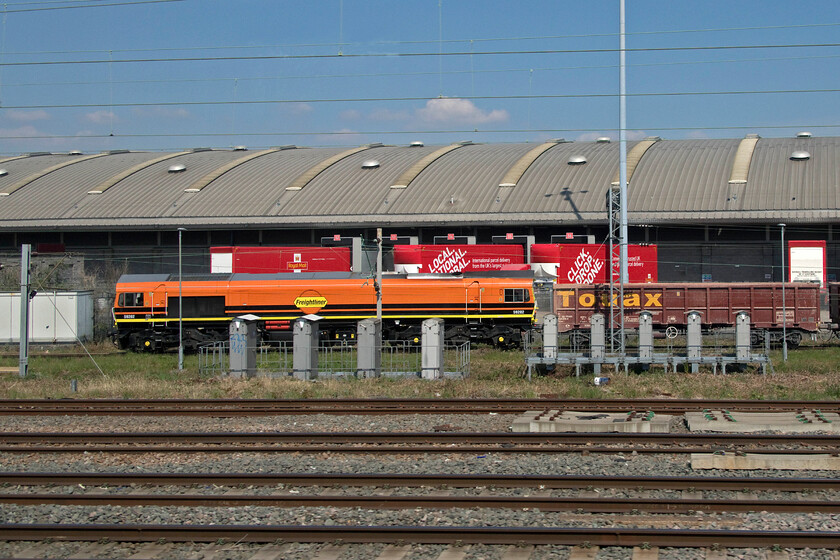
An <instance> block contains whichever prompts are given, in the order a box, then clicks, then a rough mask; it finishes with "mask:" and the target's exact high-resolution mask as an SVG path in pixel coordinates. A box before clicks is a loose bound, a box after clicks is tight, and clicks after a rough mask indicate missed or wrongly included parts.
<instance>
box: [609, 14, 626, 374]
mask: <svg viewBox="0 0 840 560" xmlns="http://www.w3.org/2000/svg"><path fill="white" fill-rule="evenodd" d="M620 3H621V7H620V9H619V43H620V44H619V80H618V82H619V93H618V121H619V123H618V153H619V165H618V169H619V170H618V181H619V195H618V196H619V204H620V206H621V208H620V209H619V214H620V216H621V217H620V220H619V228H620V229H619V232H620V236H621V239H620V240H619V246H618V251H619V259H618V260H619V263H618V267H619V283H618V299H619V301H618V305H619V321H620V323H621V333H620V334H621V345H620V346H621V355H622V357H623V356H624V353H625V350H626V348H625V340H624V284H626V283H628V282H629V281H630V278H629V273H628V270H627V206H628V205H627V98H626V94H627V78H626V72H625V62H626V41H625V36H624V27H625V26H624V19H625V17H624V16H625V11H624V0H620ZM610 272H612V271H610Z"/></svg>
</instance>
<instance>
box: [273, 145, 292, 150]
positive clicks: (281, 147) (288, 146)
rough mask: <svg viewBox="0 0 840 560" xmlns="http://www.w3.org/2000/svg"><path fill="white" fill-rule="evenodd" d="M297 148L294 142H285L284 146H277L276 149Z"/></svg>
mask: <svg viewBox="0 0 840 560" xmlns="http://www.w3.org/2000/svg"><path fill="white" fill-rule="evenodd" d="M295 148H297V146H295V145H294V144H284V145H282V146H276V147H275V149H277V150H294V149H295Z"/></svg>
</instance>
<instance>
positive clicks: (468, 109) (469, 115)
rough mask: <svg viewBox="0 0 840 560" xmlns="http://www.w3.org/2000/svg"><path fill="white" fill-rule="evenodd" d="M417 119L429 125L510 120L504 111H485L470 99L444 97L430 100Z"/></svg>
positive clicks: (419, 111)
mask: <svg viewBox="0 0 840 560" xmlns="http://www.w3.org/2000/svg"><path fill="white" fill-rule="evenodd" d="M417 117H418V118H420V120H422V121H424V122H427V123H440V122H443V123H458V124H471V125H475V124H487V123H492V122H504V121H507V120H508V118H510V115H508V112H507V111H505V110H503V109H493V110H492V111H483V110H481V109H479V108H478V107H476V106H475V104H474V103H473V102H472V101H470V100H469V99H458V98H454V97H444V98H442V99H430V100H428V101H427V102H426V106H425V107H424V108H422V109H418V110H417Z"/></svg>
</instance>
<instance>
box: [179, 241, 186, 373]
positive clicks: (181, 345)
mask: <svg viewBox="0 0 840 560" xmlns="http://www.w3.org/2000/svg"><path fill="white" fill-rule="evenodd" d="M184 231H186V230H185V229H184V228H178V371H183V369H184V297H183V289H182V281H181V277H182V276H183V275H182V271H181V235H182V234H183V233H184Z"/></svg>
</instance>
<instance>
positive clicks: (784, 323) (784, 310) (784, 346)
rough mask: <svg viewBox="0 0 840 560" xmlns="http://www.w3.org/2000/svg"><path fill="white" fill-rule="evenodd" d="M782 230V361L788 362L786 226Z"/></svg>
mask: <svg viewBox="0 0 840 560" xmlns="http://www.w3.org/2000/svg"><path fill="white" fill-rule="evenodd" d="M779 227H780V228H782V361H784V362H786V361H787V358H788V356H787V351H788V346H787V305H786V301H785V280H786V278H785V224H779ZM794 313H795V311H794Z"/></svg>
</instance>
